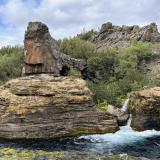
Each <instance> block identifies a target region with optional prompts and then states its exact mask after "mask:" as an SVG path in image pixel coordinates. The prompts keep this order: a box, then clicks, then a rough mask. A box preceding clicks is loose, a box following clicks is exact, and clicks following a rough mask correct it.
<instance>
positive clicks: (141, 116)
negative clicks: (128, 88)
mask: <svg viewBox="0 0 160 160" xmlns="http://www.w3.org/2000/svg"><path fill="white" fill-rule="evenodd" d="M129 110H130V112H131V114H132V122H131V127H132V128H133V129H135V130H138V131H144V130H149V129H156V130H160V87H154V88H151V89H146V90H142V91H137V92H134V93H132V94H131V96H130V102H129Z"/></svg>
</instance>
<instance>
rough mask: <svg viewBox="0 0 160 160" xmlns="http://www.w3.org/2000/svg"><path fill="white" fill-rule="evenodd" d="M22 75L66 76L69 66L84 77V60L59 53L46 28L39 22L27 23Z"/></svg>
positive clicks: (85, 66)
mask: <svg viewBox="0 0 160 160" xmlns="http://www.w3.org/2000/svg"><path fill="white" fill-rule="evenodd" d="M24 49H25V66H24V74H25V75H31V74H40V73H52V74H55V75H63V76H66V75H68V72H69V65H72V66H74V67H76V68H78V69H79V70H80V71H81V72H82V76H84V78H86V77H85V73H84V72H85V70H86V68H87V65H86V62H85V61H84V60H80V59H75V58H72V57H70V56H69V55H65V54H63V53H61V52H60V48H59V46H58V44H57V42H56V41H55V40H54V39H53V38H52V37H51V35H50V33H49V29H48V27H47V26H46V25H45V24H43V23H41V22H29V24H28V27H27V31H26V32H25V39H24Z"/></svg>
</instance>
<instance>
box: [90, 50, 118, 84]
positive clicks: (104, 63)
mask: <svg viewBox="0 0 160 160" xmlns="http://www.w3.org/2000/svg"><path fill="white" fill-rule="evenodd" d="M117 54H118V51H117V50H116V49H112V48H102V49H100V50H99V51H97V52H96V53H95V55H94V56H93V57H90V58H89V59H88V61H87V64H88V68H89V72H91V73H93V72H94V75H95V78H96V81H97V80H105V81H106V80H108V79H109V78H110V77H111V76H113V74H114V67H115V64H116V63H117V61H118V59H117Z"/></svg>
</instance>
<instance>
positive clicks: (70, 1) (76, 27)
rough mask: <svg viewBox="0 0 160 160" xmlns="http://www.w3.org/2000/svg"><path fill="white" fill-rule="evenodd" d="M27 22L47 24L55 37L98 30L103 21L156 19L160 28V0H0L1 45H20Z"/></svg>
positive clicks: (139, 22) (127, 22)
mask: <svg viewBox="0 0 160 160" xmlns="http://www.w3.org/2000/svg"><path fill="white" fill-rule="evenodd" d="M29 21H41V22H43V23H45V24H47V25H48V27H49V30H50V32H51V35H52V36H53V37H54V38H55V39H62V38H64V37H71V36H74V35H76V34H77V33H80V32H81V31H82V30H84V29H85V30H86V31H87V30H90V29H95V30H98V29H99V28H100V27H101V25H102V24H103V23H106V22H112V23H113V24H114V25H134V24H136V25H140V26H143V25H147V24H150V23H151V22H156V23H157V25H158V28H159V30H160V0H0V47H2V46H4V45H23V39H24V32H25V30H26V27H27V24H28V22H29Z"/></svg>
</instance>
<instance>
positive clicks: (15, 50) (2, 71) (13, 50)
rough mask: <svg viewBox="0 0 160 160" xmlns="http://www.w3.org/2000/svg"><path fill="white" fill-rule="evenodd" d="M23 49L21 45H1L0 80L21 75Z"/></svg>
mask: <svg viewBox="0 0 160 160" xmlns="http://www.w3.org/2000/svg"><path fill="white" fill-rule="evenodd" d="M22 63H23V49H22V48H21V47H17V46H16V47H10V46H8V47H3V48H1V49H0V81H6V80H8V79H11V78H16V77H19V76H21V72H22Z"/></svg>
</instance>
